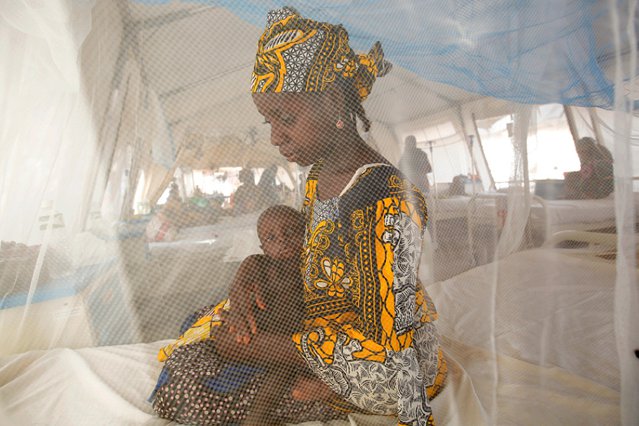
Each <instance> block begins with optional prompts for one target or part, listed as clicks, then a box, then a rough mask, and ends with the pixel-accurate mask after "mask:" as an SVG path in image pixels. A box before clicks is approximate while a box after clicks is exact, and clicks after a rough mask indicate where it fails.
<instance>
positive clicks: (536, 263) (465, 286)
mask: <svg viewBox="0 0 639 426" xmlns="http://www.w3.org/2000/svg"><path fill="white" fill-rule="evenodd" d="M569 253H570V251H569V250H559V249H534V250H528V251H524V252H518V253H514V254H512V255H510V256H508V257H506V258H505V259H502V260H501V261H499V263H491V264H487V265H483V266H480V267H477V268H474V269H471V270H469V271H467V272H464V273H462V274H460V275H457V276H455V277H453V278H450V279H448V280H446V281H442V282H439V283H436V284H434V285H432V286H429V287H428V292H429V294H430V295H431V297H432V298H433V300H434V302H435V305H436V306H437V308H438V311H439V314H440V319H439V322H438V328H439V330H440V332H441V333H442V334H443V335H445V336H447V337H449V338H452V339H455V340H457V341H460V342H464V343H466V344H468V345H471V346H475V347H482V348H485V349H491V347H492V345H495V348H496V351H497V353H500V354H503V355H506V356H510V357H514V358H517V359H520V360H524V361H528V362H531V363H533V364H538V365H542V366H547V367H553V366H556V367H559V368H562V369H564V370H566V371H568V372H571V373H573V374H576V375H578V376H580V377H585V378H588V379H589V380H592V381H594V382H597V383H599V384H602V385H604V386H606V387H608V388H610V389H614V390H618V389H619V365H618V358H617V351H616V342H615V337H614V324H613V321H614V317H613V290H614V284H615V274H616V272H615V265H614V263H611V262H607V261H604V260H598V259H596V258H593V257H585V256H577V255H572V254H569ZM497 267H498V269H496V268H497ZM495 277H497V278H495ZM493 337H494V341H493Z"/></svg>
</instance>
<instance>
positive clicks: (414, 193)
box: [221, 7, 447, 426]
mask: <svg viewBox="0 0 639 426" xmlns="http://www.w3.org/2000/svg"><path fill="white" fill-rule="evenodd" d="M267 21H268V22H267V28H266V31H265V32H264V33H263V35H262V36H261V38H260V40H259V42H258V52H257V55H256V56H257V57H256V64H255V68H254V73H253V82H252V91H253V93H254V94H253V101H254V103H255V105H256V107H257V109H258V111H259V112H260V114H262V115H263V116H264V118H265V121H266V122H267V123H269V124H270V126H271V143H272V144H273V145H275V146H276V147H278V149H279V151H280V154H282V155H283V156H284V157H285V158H286V159H287V160H288V161H290V162H294V163H297V164H298V165H300V166H302V167H305V166H312V167H311V170H310V172H309V175H308V178H307V180H306V186H305V200H304V203H303V212H304V215H305V219H306V241H305V245H304V253H303V257H302V259H303V266H302V273H303V276H304V290H303V291H304V301H305V305H306V306H305V308H306V309H305V318H304V322H303V327H302V329H301V330H300V331H299V332H297V333H294V334H293V335H292V336H291V338H292V341H291V340H289V341H288V342H286V341H283V340H278V341H277V342H276V341H275V340H274V336H273V337H271V338H270V339H269V337H268V336H265V335H264V334H259V333H257V334H254V333H252V330H251V328H250V322H249V321H248V320H247V319H245V318H242V317H234V318H233V319H232V324H231V326H232V328H233V329H234V330H236V333H237V341H238V342H245V341H246V340H247V339H246V338H247V337H248V339H249V340H250V341H251V342H252V343H251V345H254V346H253V347H260V346H264V347H265V349H264V351H263V353H264V354H266V355H268V354H271V355H272V354H273V350H268V349H266V348H267V347H273V345H274V344H276V343H277V345H278V350H279V354H278V355H279V356H278V362H290V363H294V362H296V361H297V360H299V359H300V355H301V357H302V358H303V359H304V360H305V362H306V364H307V365H308V366H309V367H310V368H311V370H312V371H313V373H314V374H315V376H317V377H319V378H320V379H321V380H322V381H323V382H324V383H325V384H326V385H328V387H329V388H330V389H332V391H333V392H334V393H335V394H337V395H338V396H339V398H337V399H335V398H334V396H333V395H332V394H331V393H327V392H326V388H323V389H322V388H321V387H318V386H317V382H313V381H308V380H306V381H305V380H302V379H300V380H298V383H297V384H296V385H295V387H294V390H293V395H294V396H296V397H297V398H299V399H317V398H327V399H330V401H331V403H332V404H334V405H335V406H340V407H343V409H344V410H351V411H353V410H356V411H363V412H367V413H374V414H383V415H394V416H397V418H398V421H399V422H400V423H401V424H403V425H413V426H418V425H419V426H422V425H432V424H434V420H433V415H432V409H431V406H430V401H431V400H432V399H433V398H434V397H435V396H436V395H438V394H439V392H440V391H441V390H442V388H443V386H444V381H445V377H446V371H447V367H446V362H445V359H444V357H443V353H442V350H441V348H440V345H439V338H438V334H437V330H436V327H435V320H436V318H437V313H436V312H435V307H434V306H433V304H432V302H431V301H430V299H429V297H428V295H427V294H426V292H425V291H424V289H423V287H422V285H421V283H420V281H419V278H418V265H419V260H420V256H421V247H422V236H423V233H424V231H425V228H426V220H427V214H426V203H425V200H424V197H423V195H422V192H421V191H420V190H419V188H418V187H416V186H415V185H413V184H412V183H411V182H410V181H409V180H407V179H406V178H405V177H404V175H403V174H402V173H401V172H400V171H399V170H398V169H397V168H395V167H394V166H393V165H391V164H390V162H389V161H388V160H387V159H386V158H384V157H382V156H381V155H380V154H379V153H378V152H376V151H374V150H373V149H372V148H371V147H370V146H369V145H367V144H366V142H365V141H364V140H363V139H362V138H361V136H360V135H359V133H358V131H357V119H359V120H360V121H361V122H362V124H363V127H364V130H365V131H368V130H369V128H370V124H371V123H370V120H369V119H368V118H367V117H366V113H365V111H364V109H363V107H362V101H363V100H364V99H365V98H366V97H367V96H368V94H369V93H370V91H371V89H372V85H373V83H374V82H375V79H376V77H381V76H384V75H385V74H386V73H387V72H388V71H389V70H390V68H391V65H390V64H389V63H388V62H386V61H385V60H384V57H383V52H382V48H381V45H380V43H379V42H377V43H375V45H374V46H373V49H372V50H371V51H370V52H369V54H367V55H356V54H355V53H354V52H353V51H352V50H351V48H350V47H349V44H348V33H347V32H346V30H345V29H344V28H343V27H342V26H341V25H332V24H329V23H325V22H317V21H313V20H311V19H305V18H303V17H301V16H300V15H299V14H298V13H297V12H296V11H295V10H293V9H291V8H288V7H285V8H282V9H278V10H274V11H271V12H269V14H268V18H267ZM254 292H255V290H253V291H247V292H246V293H245V294H244V295H243V297H241V296H240V295H238V298H237V299H236V300H237V303H238V304H240V305H242V306H252V305H254V304H255V293H254ZM241 310H242V311H245V312H250V309H248V308H241ZM251 345H247V346H251ZM243 346H244V345H243V344H241V343H240V344H237V345H235V346H233V347H225V348H221V350H223V351H228V356H233V353H235V354H238V353H241V352H242V351H243V350H244V349H243ZM266 355H265V356H266ZM236 356H237V355H236ZM331 398H332V399H331Z"/></svg>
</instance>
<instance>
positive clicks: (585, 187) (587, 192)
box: [564, 137, 614, 200]
mask: <svg viewBox="0 0 639 426" xmlns="http://www.w3.org/2000/svg"><path fill="white" fill-rule="evenodd" d="M575 148H576V150H577V155H578V156H579V162H580V163H581V167H580V169H579V171H578V172H567V173H564V178H565V188H566V189H565V191H566V198H567V199H587V200H594V199H599V198H605V197H607V196H608V195H610V194H611V193H612V191H613V190H614V170H613V161H612V154H611V153H610V151H609V150H608V149H607V148H606V147H605V146H603V145H600V144H598V143H597V142H596V141H595V140H594V139H593V138H590V137H584V138H581V139H579V140H578V141H577V143H576V145H575Z"/></svg>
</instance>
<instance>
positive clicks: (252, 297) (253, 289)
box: [223, 254, 267, 344]
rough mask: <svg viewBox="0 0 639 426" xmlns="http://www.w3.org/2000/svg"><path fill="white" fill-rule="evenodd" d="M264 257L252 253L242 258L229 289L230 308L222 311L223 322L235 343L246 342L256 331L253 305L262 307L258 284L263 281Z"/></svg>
mask: <svg viewBox="0 0 639 426" xmlns="http://www.w3.org/2000/svg"><path fill="white" fill-rule="evenodd" d="M266 261H267V259H266V257H265V256H264V255H259V254H256V255H252V256H249V257H247V258H246V259H244V261H242V264H241V265H240V268H239V269H238V271H237V273H236V274H235V278H234V279H233V283H232V284H231V288H230V291H229V299H230V300H231V309H230V311H228V312H225V313H224V316H223V318H224V322H225V324H227V325H228V330H229V332H230V333H231V334H233V335H234V336H235V338H236V340H237V343H245V344H246V343H248V342H249V341H250V340H251V335H254V334H255V333H257V323H256V320H255V315H254V314H253V307H254V306H257V307H258V308H259V309H264V308H265V305H264V302H263V301H262V296H261V289H260V284H261V283H262V282H264V281H265V271H266V267H265V264H266Z"/></svg>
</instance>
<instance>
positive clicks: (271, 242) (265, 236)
mask: <svg viewBox="0 0 639 426" xmlns="http://www.w3.org/2000/svg"><path fill="white" fill-rule="evenodd" d="M257 234H258V236H259V238H260V242H261V243H262V245H261V247H262V250H263V251H264V254H265V255H267V256H269V257H271V258H273V259H278V260H285V259H294V258H298V257H299V255H300V252H301V250H302V245H303V243H304V224H303V223H302V222H300V221H299V220H296V219H295V218H294V217H293V216H292V215H290V214H280V215H271V216H268V217H266V218H264V219H263V220H262V221H261V222H260V224H259V226H258V228H257Z"/></svg>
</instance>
